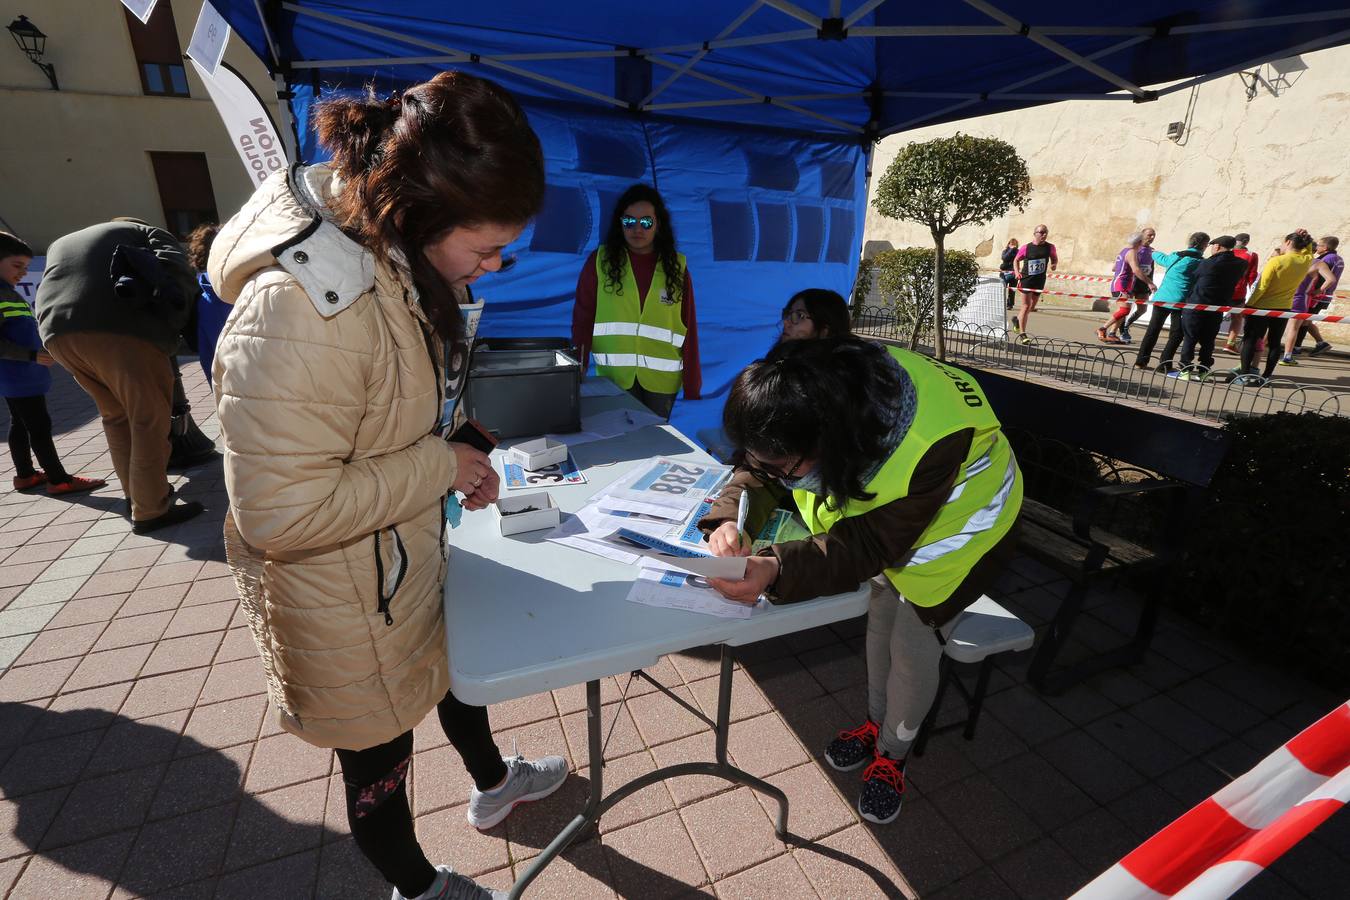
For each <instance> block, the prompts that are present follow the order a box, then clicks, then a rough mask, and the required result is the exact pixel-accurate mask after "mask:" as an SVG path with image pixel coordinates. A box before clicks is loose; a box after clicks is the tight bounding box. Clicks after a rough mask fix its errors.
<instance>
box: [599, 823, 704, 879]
mask: <svg viewBox="0 0 1350 900" xmlns="http://www.w3.org/2000/svg"><path fill="white" fill-rule="evenodd" d="M603 844H604V847H605V857H606V859H607V860H608V862H609V870H610V872H611V873H612V874H613V877H614V881H613V882H612V885H613V887H614V889H615V890H616V891H617V892H618V894H619V896H621V897H643V898H644V900H645V898H651V900H659V898H665V897H679V896H683V895H684V894H686V893H687V892H688V890H689V888H691V887H702V886H703V885H705V884H708V883H709V879H708V874H707V872H706V871H705V870H704V868H703V863H702V862H700V860H699V855H698V851H697V850H695V849H694V845H693V842H692V841H690V839H689V833H688V832H687V831H686V830H685V827H684V823H683V822H682V821H681V820H680V817H679V815H678V814H677V813H673V812H670V813H666V814H665V815H663V816H657V817H656V818H654V819H647V820H646V821H644V822H638V823H637V824H636V825H630V826H628V827H627V828H622V829H620V830H618V831H615V832H611V833H610V834H607V835H605V836H604V838H603Z"/></svg>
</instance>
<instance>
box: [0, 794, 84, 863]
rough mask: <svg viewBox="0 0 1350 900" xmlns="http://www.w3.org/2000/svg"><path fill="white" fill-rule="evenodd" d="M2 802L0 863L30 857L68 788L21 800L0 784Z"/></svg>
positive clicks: (32, 795) (63, 799)
mask: <svg viewBox="0 0 1350 900" xmlns="http://www.w3.org/2000/svg"><path fill="white" fill-rule="evenodd" d="M4 787H5V802H4V803H0V859H6V858H8V857H11V856H20V855H26V854H30V853H32V851H33V848H34V847H36V846H37V845H38V843H39V842H40V841H41V840H42V835H43V834H45V833H46V831H47V828H48V827H49V826H50V825H51V823H52V820H53V819H55V818H56V813H57V812H58V811H59V810H60V809H61V804H62V803H64V802H65V799H66V794H68V793H70V788H68V787H59V788H57V789H55V790H47V791H39V792H33V793H27V794H24V795H23V799H22V800H17V801H16V800H15V799H14V798H15V797H16V796H18V795H17V794H16V793H15V792H14V791H12V790H11V789H10V788H9V782H8V781H5V782H4Z"/></svg>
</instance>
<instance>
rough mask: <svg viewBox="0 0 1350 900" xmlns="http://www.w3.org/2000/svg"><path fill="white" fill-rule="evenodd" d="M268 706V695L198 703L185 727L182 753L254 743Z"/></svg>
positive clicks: (181, 754)
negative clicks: (208, 703)
mask: <svg viewBox="0 0 1350 900" xmlns="http://www.w3.org/2000/svg"><path fill="white" fill-rule="evenodd" d="M266 709H267V698H266V697H260V696H253V697H239V698H237V699H235V700H226V701H225V702H224V703H212V704H210V705H203V706H197V707H195V708H194V709H193V710H192V714H191V718H189V719H188V722H187V726H186V727H185V728H184V729H183V738H184V740H183V742H182V743H181V744H180V745H179V747H178V755H179V756H186V755H188V754H192V753H200V752H202V751H204V750H219V749H223V748H225V747H233V746H235V745H237V744H244V743H248V744H252V742H253V741H254V740H256V739H257V734H258V726H259V725H260V724H261V723H262V717H263V713H264V712H265V711H266Z"/></svg>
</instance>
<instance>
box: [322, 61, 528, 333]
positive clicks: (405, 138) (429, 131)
mask: <svg viewBox="0 0 1350 900" xmlns="http://www.w3.org/2000/svg"><path fill="white" fill-rule="evenodd" d="M314 125H315V128H316V130H317V131H318V135H319V141H320V143H322V144H323V146H324V147H325V148H327V149H328V150H329V152H331V153H332V157H333V162H332V164H333V168H334V170H335V171H336V172H337V174H338V176H339V177H340V178H341V179H342V184H343V187H342V190H341V192H340V193H339V194H338V195H337V196H336V197H335V198H334V199H333V200H332V201H331V203H330V209H331V210H332V211H333V212H334V213H335V214H336V216H337V219H338V224H339V225H340V226H341V227H342V228H343V229H344V230H346V231H347V232H349V233H351V234H353V235H354V236H356V237H357V239H358V240H360V241H361V242H362V243H363V244H364V245H365V246H366V247H368V248H370V249H371V250H372V251H374V252H375V253H376V254H377V255H379V256H383V257H386V258H387V257H389V256H391V255H392V254H393V253H394V252H395V251H397V252H399V253H401V254H402V255H403V258H404V259H405V260H406V261H407V265H408V268H409V270H410V271H411V274H412V278H413V283H414V284H415V285H416V286H417V290H418V294H419V295H420V297H421V303H422V309H423V311H424V312H425V313H426V314H427V318H428V319H429V320H430V321H431V323H432V325H433V326H434V327H435V329H436V331H437V333H438V334H439V335H440V336H441V337H442V338H444V339H446V340H456V339H458V338H459V337H460V336H461V335H462V333H463V327H464V326H463V319H462V317H461V315H460V312H459V297H458V296H457V292H456V291H455V289H454V288H452V287H451V285H450V284H449V283H448V282H447V281H446V280H445V279H444V278H443V277H442V276H441V274H440V273H439V272H438V271H436V268H435V267H434V266H433V265H431V263H430V261H429V260H427V258H426V254H425V252H424V250H425V248H426V247H427V246H428V245H430V244H432V243H434V242H435V241H437V240H438V239H440V238H442V237H443V236H444V235H445V234H446V233H447V232H449V231H450V230H451V229H454V228H457V227H462V226H473V225H484V224H493V225H524V224H526V223H527V222H529V221H530V220H531V219H532V218H534V217H535V215H537V214H538V212H539V210H540V208H541V207H542V206H543V202H544V154H543V151H542V149H541V148H540V146H539V138H538V137H537V136H536V135H535V133H534V130H533V129H532V128H530V124H529V122H528V120H527V119H526V118H525V113H524V111H523V110H522V109H521V108H520V105H519V104H518V103H517V102H516V100H515V98H513V97H512V96H511V95H510V94H509V93H507V92H506V90H505V89H503V88H502V87H501V86H500V85H498V84H496V83H495V82H492V81H488V80H487V79H485V78H479V77H477V76H475V75H468V74H465V73H463V72H454V71H448V72H441V73H440V74H439V75H437V76H436V77H435V78H433V79H431V80H430V81H426V82H423V83H421V84H418V85H414V86H412V87H410V88H408V89H407V90H406V91H404V92H403V93H402V95H396V96H395V97H392V98H390V99H388V100H381V99H380V98H379V97H377V96H376V94H375V91H374V86H373V85H372V86H371V87H370V88H369V89H368V90H367V92H366V94H365V96H363V97H336V98H334V99H332V100H327V101H324V102H323V103H321V104H319V106H318V108H317V109H316V111H315V114H314Z"/></svg>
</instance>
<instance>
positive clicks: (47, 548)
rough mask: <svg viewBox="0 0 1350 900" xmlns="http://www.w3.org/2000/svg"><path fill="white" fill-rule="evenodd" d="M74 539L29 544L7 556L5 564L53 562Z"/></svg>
mask: <svg viewBox="0 0 1350 900" xmlns="http://www.w3.org/2000/svg"><path fill="white" fill-rule="evenodd" d="M73 543H75V542H74V541H51V542H49V543H45V544H28V545H27V546H24V547H20V548H19V549H17V550H15V551H14V552H13V553H11V554H10V555H9V556H6V557H5V565H7V566H18V565H23V564H25V563H36V562H51V561H52V560H54V559H57V558H58V557H60V556H61V554H63V553H65V552H66V550H67V549H68V548H69V547H70V545H71V544H73Z"/></svg>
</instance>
